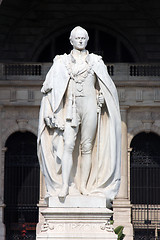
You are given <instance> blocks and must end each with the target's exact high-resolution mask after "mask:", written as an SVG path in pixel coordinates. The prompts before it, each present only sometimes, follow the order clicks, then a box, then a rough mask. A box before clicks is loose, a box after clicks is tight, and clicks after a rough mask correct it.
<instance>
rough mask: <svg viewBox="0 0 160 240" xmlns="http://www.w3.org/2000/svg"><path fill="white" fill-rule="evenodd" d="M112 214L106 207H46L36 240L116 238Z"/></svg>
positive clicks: (100, 239)
mask: <svg viewBox="0 0 160 240" xmlns="http://www.w3.org/2000/svg"><path fill="white" fill-rule="evenodd" d="M112 214H113V212H112V211H111V210H109V209H106V208H47V209H46V210H43V211H42V215H43V216H44V219H45V220H44V222H43V223H42V225H41V227H40V228H39V232H38V234H37V240H47V239H49V240H60V239H61V240H70V239H74V240H77V239H82V240H95V239H98V240H104V239H106V240H107V239H110V240H111V239H112V240H116V239H117V235H116V234H115V233H114V230H113V225H111V224H110V222H109V219H110V217H111V216H112Z"/></svg>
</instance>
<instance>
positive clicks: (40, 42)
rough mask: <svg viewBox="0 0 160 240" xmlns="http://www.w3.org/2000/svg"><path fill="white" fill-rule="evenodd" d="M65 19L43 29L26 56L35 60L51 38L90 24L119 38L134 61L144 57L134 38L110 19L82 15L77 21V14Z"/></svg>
mask: <svg viewBox="0 0 160 240" xmlns="http://www.w3.org/2000/svg"><path fill="white" fill-rule="evenodd" d="M67 21H68V22H67V23H66V21H64V22H61V23H60V24H57V25H56V26H53V28H50V31H48V29H44V31H43V34H41V36H40V37H39V38H37V41H35V44H34V45H33V49H32V52H30V54H31V55H30V56H28V58H29V59H32V61H37V58H38V56H39V54H40V52H41V51H42V50H43V49H44V48H45V46H47V44H48V43H49V42H50V41H51V40H52V39H53V38H56V37H58V36H60V35H62V34H63V33H65V32H67V31H68V32H70V31H71V30H72V29H73V28H74V27H75V26H77V25H81V26H82V27H84V28H86V30H87V27H90V26H92V27H95V28H97V29H99V30H102V31H104V32H106V33H108V34H110V35H112V36H114V37H117V38H119V39H120V40H121V42H123V44H124V45H125V46H126V48H127V49H128V51H130V53H131V54H132V56H133V58H134V59H135V61H136V62H139V61H141V59H143V58H144V53H143V52H142V48H141V49H140V48H139V47H138V46H136V45H135V40H134V39H132V36H131V35H130V34H129V33H128V32H126V31H125V30H124V29H122V28H121V26H119V25H118V26H117V24H114V23H113V22H111V21H110V20H107V21H106V22H105V23H104V19H95V18H92V17H90V19H88V18H86V17H85V16H84V17H81V21H79V18H78V16H76V18H75V19H74V21H73V18H68V19H67ZM68 38H69V35H68ZM67 40H68V42H69V39H66V41H67Z"/></svg>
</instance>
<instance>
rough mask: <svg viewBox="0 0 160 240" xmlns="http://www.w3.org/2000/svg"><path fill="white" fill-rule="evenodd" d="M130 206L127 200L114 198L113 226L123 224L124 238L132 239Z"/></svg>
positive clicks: (126, 239)
mask: <svg viewBox="0 0 160 240" xmlns="http://www.w3.org/2000/svg"><path fill="white" fill-rule="evenodd" d="M131 207H132V205H131V204H130V201H129V200H127V199H126V200H125V199H116V200H114V204H113V211H114V228H116V227H118V226H120V225H121V226H123V227H124V230H123V233H124V234H125V240H133V225H132V223H131Z"/></svg>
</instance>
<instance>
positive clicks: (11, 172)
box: [4, 132, 39, 240]
mask: <svg viewBox="0 0 160 240" xmlns="http://www.w3.org/2000/svg"><path fill="white" fill-rule="evenodd" d="M36 142H37V141H36V136H35V135H33V134H32V133H30V132H25V133H21V132H16V133H14V134H12V135H11V136H10V137H9V138H8V140H7V142H6V147H7V151H6V155H5V174H4V203H5V204H6V207H5V209H4V223H5V225H6V240H11V239H12V240H13V239H22V237H26V238H24V239H35V236H36V233H35V229H36V223H37V222H38V207H37V203H38V200H39V163H38V159H37V153H36V152H37V151H36Z"/></svg>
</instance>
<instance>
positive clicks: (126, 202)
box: [113, 106, 133, 240]
mask: <svg viewBox="0 0 160 240" xmlns="http://www.w3.org/2000/svg"><path fill="white" fill-rule="evenodd" d="M128 109H129V107H128V106H121V108H120V111H121V121H122V122H121V128H122V138H121V141H122V145H121V185H120V189H119V193H118V195H117V197H116V199H115V200H114V203H113V211H114V226H115V227H117V226H119V225H121V226H124V234H125V235H126V236H125V239H126V240H133V226H132V224H131V204H130V199H129V194H128V183H129V181H128V170H129V169H128V131H127V111H128Z"/></svg>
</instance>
